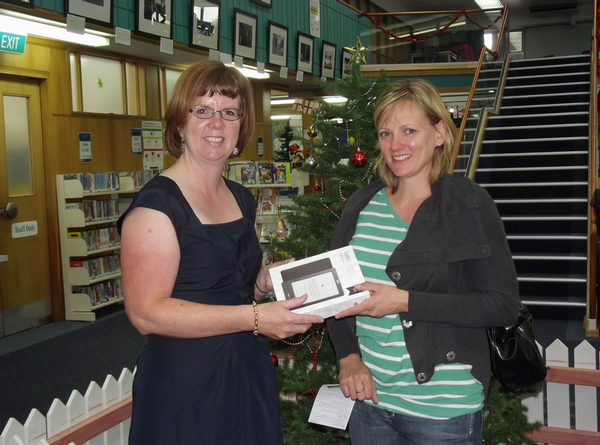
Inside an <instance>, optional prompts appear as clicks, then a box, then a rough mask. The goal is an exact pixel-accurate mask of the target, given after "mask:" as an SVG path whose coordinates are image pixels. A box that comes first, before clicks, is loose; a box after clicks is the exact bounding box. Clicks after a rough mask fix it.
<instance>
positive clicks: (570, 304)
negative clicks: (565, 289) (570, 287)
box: [521, 296, 587, 319]
mask: <svg viewBox="0 0 600 445" xmlns="http://www.w3.org/2000/svg"><path fill="white" fill-rule="evenodd" d="M546 298H547V297H546ZM562 298H563V299H564V300H558V301H552V300H549V299H539V300H533V299H527V298H526V297H525V298H524V297H523V296H521V301H522V302H523V304H524V305H525V306H527V307H528V308H530V309H531V307H532V306H555V307H581V308H586V307H587V303H586V302H585V297H581V298H582V301H569V300H567V298H568V297H562ZM534 315H535V314H534ZM535 318H536V317H535V316H534V319H535Z"/></svg>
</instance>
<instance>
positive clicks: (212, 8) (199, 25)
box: [190, 0, 221, 51]
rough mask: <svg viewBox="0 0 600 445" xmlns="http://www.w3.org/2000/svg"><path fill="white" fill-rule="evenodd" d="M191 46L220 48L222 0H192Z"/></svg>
mask: <svg viewBox="0 0 600 445" xmlns="http://www.w3.org/2000/svg"><path fill="white" fill-rule="evenodd" d="M191 8H192V9H191V12H190V18H191V20H192V22H191V23H190V46H191V47H192V48H198V49H204V50H207V51H209V50H211V49H215V50H217V51H218V50H219V36H220V32H219V31H220V29H221V0H192V2H191Z"/></svg>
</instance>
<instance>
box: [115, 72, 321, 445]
mask: <svg viewBox="0 0 600 445" xmlns="http://www.w3.org/2000/svg"><path fill="white" fill-rule="evenodd" d="M166 127H167V128H166V133H165V139H166V143H167V148H168V150H169V152H170V153H171V154H172V155H173V156H175V157H177V160H176V162H175V164H174V165H173V166H172V167H171V168H169V169H167V170H166V171H164V172H163V173H162V174H161V175H159V176H157V177H155V178H154V179H153V180H152V181H150V182H149V183H148V184H147V185H146V186H145V187H144V188H143V189H142V190H141V191H140V192H139V193H138V195H137V196H136V198H135V199H134V201H133V203H132V205H131V206H130V208H129V209H128V211H127V212H126V213H125V214H124V215H123V216H122V217H121V219H120V220H119V224H118V227H119V230H120V233H121V269H122V279H123V292H124V295H125V308H126V311H127V314H128V316H129V319H130V320H131V322H132V323H133V325H134V326H135V327H136V328H137V329H138V330H139V331H140V332H141V333H142V334H145V335H146V342H145V344H144V347H143V349H142V352H141V354H140V357H139V359H138V364H137V371H136V374H135V380H134V385H133V414H132V420H131V430H130V438H129V444H130V445H153V444H157V445H158V444H160V445H165V444H169V445H177V444H180V445H190V444H241V443H244V444H261V445H262V444H282V443H283V437H282V432H281V427H280V422H279V412H278V396H277V383H276V379H275V371H274V367H273V363H272V361H271V359H270V354H269V350H268V348H267V343H266V340H265V338H264V336H267V337H272V338H277V339H282V338H286V337H289V336H290V335H293V334H297V333H302V332H305V331H306V330H307V329H308V328H309V327H310V326H311V324H312V323H320V322H322V321H323V320H322V318H320V317H316V316H310V315H298V314H294V313H292V312H290V311H289V309H291V308H294V307H296V306H299V305H301V304H302V303H303V302H304V300H305V299H306V297H305V296H304V297H301V298H297V299H294V300H287V301H285V302H273V303H264V304H261V305H260V306H258V305H257V302H258V301H260V300H261V299H262V298H263V297H264V296H265V294H266V292H268V291H269V290H271V289H272V283H271V281H270V278H269V274H268V271H267V267H262V266H261V264H262V251H261V248H260V245H259V243H258V239H257V237H256V231H255V229H254V222H255V216H256V215H255V212H256V208H255V201H254V197H253V196H252V194H251V193H250V191H248V190H247V189H246V188H245V187H243V186H241V185H239V184H237V183H235V182H232V181H229V180H227V179H225V178H223V176H222V172H223V168H224V166H225V164H226V162H227V160H228V159H229V158H230V157H232V156H236V155H238V154H239V153H240V152H241V151H242V150H243V148H244V146H245V145H246V143H247V142H248V140H249V138H250V135H251V133H252V130H253V128H254V103H253V92H252V87H251V85H250V83H249V82H248V80H247V79H246V78H245V77H244V76H242V75H241V74H240V73H239V72H238V71H237V70H236V69H235V68H228V67H225V66H224V65H223V64H222V63H221V62H201V63H199V64H196V65H193V66H192V67H190V68H188V69H187V70H186V71H185V72H184V73H183V74H182V75H181V77H180V78H179V80H178V81H177V83H176V85H175V87H174V89H173V93H172V97H171V100H170V102H169V104H168V107H167V113H166Z"/></svg>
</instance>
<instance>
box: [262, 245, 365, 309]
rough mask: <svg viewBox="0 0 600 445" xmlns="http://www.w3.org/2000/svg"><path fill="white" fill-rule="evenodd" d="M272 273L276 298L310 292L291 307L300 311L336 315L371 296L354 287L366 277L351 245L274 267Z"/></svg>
mask: <svg viewBox="0 0 600 445" xmlns="http://www.w3.org/2000/svg"><path fill="white" fill-rule="evenodd" d="M269 275H270V276H271V280H272V282H273V291H274V292H275V297H276V298H277V300H279V301H284V300H288V299H291V298H294V297H301V296H302V295H304V294H307V295H308V299H307V300H306V302H305V303H304V304H303V305H302V306H299V307H295V308H293V309H290V310H291V311H292V312H296V313H299V314H316V315H320V316H322V317H323V318H327V317H333V316H334V315H335V314H336V313H338V312H340V311H342V310H344V309H347V308H349V307H351V306H353V305H356V304H359V303H361V302H362V301H364V300H366V299H367V298H369V296H370V294H369V291H362V292H361V291H357V290H356V288H355V287H354V286H355V285H356V284H359V283H363V282H364V281H365V279H364V277H363V274H362V272H361V270H360V265H359V264H358V261H357V259H356V255H355V254H354V251H353V250H352V247H351V246H346V247H342V248H339V249H334V250H331V251H328V252H324V253H320V254H317V255H314V256H312V257H308V258H303V259H300V260H297V261H293V262H289V263H286V264H282V265H279V266H274V267H271V268H269Z"/></svg>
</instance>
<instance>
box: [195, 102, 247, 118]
mask: <svg viewBox="0 0 600 445" xmlns="http://www.w3.org/2000/svg"><path fill="white" fill-rule="evenodd" d="M190 113H192V114H193V115H194V116H195V117H197V118H198V119H210V118H211V117H213V116H214V115H215V113H220V114H221V117H222V118H223V119H224V120H226V121H237V120H238V119H241V118H242V116H243V113H242V112H241V111H240V110H236V109H235V108H225V109H224V110H214V109H212V108H210V107H203V106H202V105H198V106H197V107H194V108H190Z"/></svg>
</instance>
